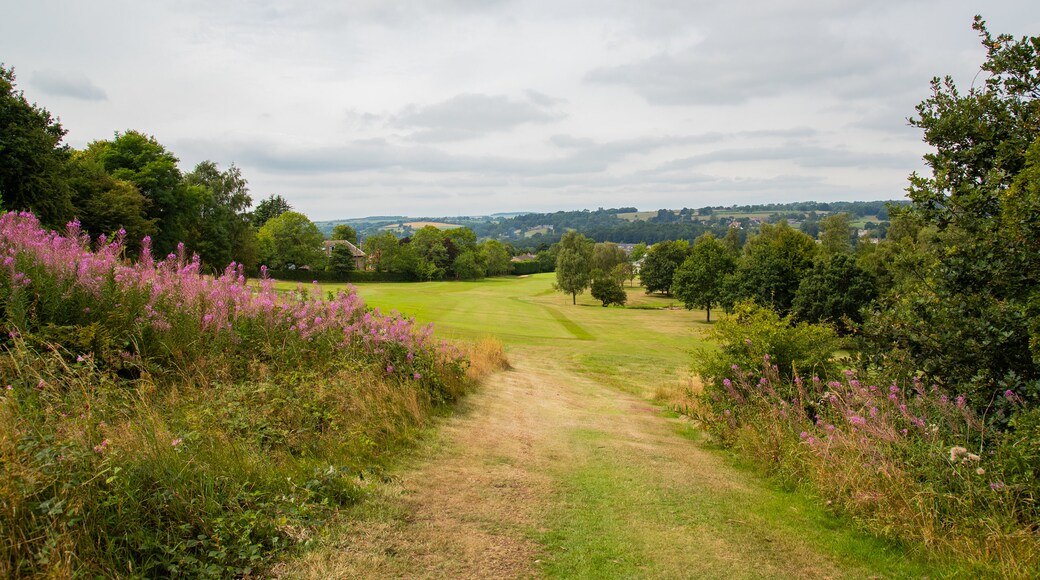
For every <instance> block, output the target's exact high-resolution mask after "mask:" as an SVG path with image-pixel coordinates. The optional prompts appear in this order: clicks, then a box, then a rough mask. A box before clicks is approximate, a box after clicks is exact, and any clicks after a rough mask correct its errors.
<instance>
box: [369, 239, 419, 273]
mask: <svg viewBox="0 0 1040 580" xmlns="http://www.w3.org/2000/svg"><path fill="white" fill-rule="evenodd" d="M365 253H366V254H367V255H368V264H369V266H371V267H372V268H373V269H374V270H375V271H377V272H411V271H412V270H411V269H410V268H409V267H407V265H406V264H403V263H402V254H403V249H402V245H401V242H400V240H398V239H397V236H395V235H394V234H392V233H390V232H382V233H380V234H376V235H374V236H369V237H368V239H366V240H365Z"/></svg>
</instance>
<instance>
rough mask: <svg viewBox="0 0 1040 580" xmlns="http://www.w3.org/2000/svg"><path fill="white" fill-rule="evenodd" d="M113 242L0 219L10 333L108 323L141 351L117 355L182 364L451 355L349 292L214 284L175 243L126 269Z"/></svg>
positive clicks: (1, 289) (20, 217) (29, 218)
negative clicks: (246, 358) (205, 354)
mask: <svg viewBox="0 0 1040 580" xmlns="http://www.w3.org/2000/svg"><path fill="white" fill-rule="evenodd" d="M124 235H125V234H124V233H123V232H120V233H119V234H118V235H116V237H115V238H114V239H112V240H108V239H107V238H105V236H101V237H100V238H99V239H98V240H97V241H96V243H94V244H92V243H91V240H90V238H89V236H87V235H86V234H85V233H83V232H82V230H81V229H80V226H79V224H78V223H77V222H72V223H70V224H68V227H67V231H66V233H65V234H64V235H62V234H59V233H57V232H54V231H46V230H44V229H43V228H42V227H41V226H40V224H39V221H38V220H37V219H36V218H35V217H34V216H33V215H32V214H29V213H14V212H11V213H7V214H5V215H2V216H0V256H3V259H2V262H3V266H2V267H0V302H6V303H7V304H8V305H9V307H8V313H9V317H10V322H9V324H10V325H11V329H10V331H11V332H17V330H18V329H22V330H25V329H26V328H32V327H33V326H34V325H43V324H48V323H51V324H62V325H69V324H79V325H86V324H91V323H94V322H97V321H106V322H108V323H110V324H112V321H113V320H116V321H118V323H117V324H118V329H117V330H118V331H119V332H122V333H124V334H125V335H126V336H127V337H128V338H127V342H128V343H133V344H135V345H137V347H138V348H139V349H141V351H140V352H138V353H130V354H128V355H127V356H132V355H133V354H140V355H142V356H144V355H146V354H156V353H155V352H152V353H146V352H144V349H148V348H153V349H155V348H156V346H155V345H160V346H159V347H158V350H160V351H161V352H160V353H159V354H162V353H167V354H169V353H177V354H178V355H179V356H190V355H191V351H192V349H198V348H208V349H209V352H218V353H222V354H223V355H224V356H227V355H233V354H234V352H235V350H236V348H238V346H239V345H241V344H242V343H243V342H246V343H249V344H248V346H249V348H251V349H253V350H254V351H255V350H259V351H262V352H269V353H272V354H271V356H272V357H273V358H282V359H287V358H290V357H291V353H292V352H297V353H308V354H307V356H324V357H332V356H350V355H351V354H352V353H353V354H355V355H360V356H368V357H370V356H372V355H375V356H377V357H378V356H383V357H384V358H386V360H387V362H388V363H391V364H397V361H396V360H395V359H393V358H391V357H390V356H389V353H397V352H399V353H400V354H401V356H402V357H403V355H404V353H405V352H407V353H409V358H408V360H407V361H402V362H406V363H407V366H408V367H410V369H409V370H410V372H409V373H408V374H409V375H411V374H412V372H417V369H419V368H422V367H420V366H418V365H417V363H418V362H419V361H413V358H414V357H415V356H416V355H417V354H418V355H430V356H434V357H436V356H442V355H446V356H448V357H449V358H451V353H448V352H447V351H445V350H444V349H443V347H442V346H441V345H437V344H436V343H435V342H434V341H433V340H432V338H431V334H432V331H433V329H432V325H428V326H422V327H420V326H418V325H416V324H415V321H414V320H413V319H407V318H404V317H402V316H401V315H399V314H398V313H397V312H391V313H389V314H384V313H382V312H380V311H379V310H378V309H376V310H368V309H366V307H365V304H364V302H363V300H362V299H361V297H360V296H358V295H357V293H356V292H355V291H354V290H353V289H350V290H349V291H345V292H344V291H341V292H339V293H338V294H337V295H335V296H330V297H328V299H324V300H323V299H321V297H322V294H321V291H320V289H319V288H317V286H315V287H314V288H313V289H311V290H309V291H308V289H306V288H303V287H300V288H299V289H298V290H297V291H296V292H294V293H292V294H291V295H289V296H284V295H279V293H278V292H276V290H275V289H274V283H273V280H270V279H268V278H267V277H266V271H264V270H263V269H262V270H261V277H260V280H259V282H258V283H251V282H248V281H247V280H246V277H245V271H244V268H243V267H242V265H240V264H235V263H232V264H230V265H229V266H228V267H227V268H226V269H224V271H223V272H222V273H220V274H219V275H216V276H211V275H206V274H205V273H204V272H203V269H202V264H201V262H200V261H199V258H198V256H189V255H188V254H187V252H186V251H185V248H184V246H183V244H181V245H180V246H178V249H177V252H175V253H171V254H170V255H168V256H166V257H164V258H161V259H156V258H154V257H153V256H152V254H151V244H150V240H149V239H148V238H145V239H144V240H143V242H142V250H141V254H140V256H138V257H137V259H136V260H135V261H132V262H131V261H128V260H126V259H125V257H124V255H123V254H124V248H125V246H124V244H123V241H124V240H123V237H124ZM28 304H34V305H36V308H35V310H32V309H30V308H28V306H26V305H28ZM33 317H35V319H34V318H33ZM275 355H277V356H275ZM301 356H303V355H301ZM390 366H391V365H390V364H388V368H390ZM413 368H414V370H413Z"/></svg>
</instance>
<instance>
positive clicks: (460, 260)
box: [452, 251, 487, 280]
mask: <svg viewBox="0 0 1040 580" xmlns="http://www.w3.org/2000/svg"><path fill="white" fill-rule="evenodd" d="M452 269H453V270H454V271H455V277H456V279H458V280H477V279H480V278H483V277H484V276H485V275H486V274H487V272H486V271H485V270H484V266H483V265H482V264H481V262H480V259H479V257H478V256H477V254H476V252H473V251H468V252H463V253H461V254H459V255H458V257H456V258H455V262H454V264H452Z"/></svg>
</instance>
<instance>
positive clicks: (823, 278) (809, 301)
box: [791, 254, 877, 333]
mask: <svg viewBox="0 0 1040 580" xmlns="http://www.w3.org/2000/svg"><path fill="white" fill-rule="evenodd" d="M876 297H877V284H876V283H875V282H874V279H873V277H872V276H871V275H870V274H868V273H867V272H866V271H864V270H863V269H862V268H860V267H859V266H857V265H856V260H855V258H853V257H852V256H850V255H847V254H834V255H832V256H831V257H830V258H829V259H825V260H821V261H819V262H817V264H816V266H815V267H813V269H812V271H811V272H810V273H809V274H808V275H807V276H806V277H805V278H803V279H802V283H801V284H800V285H799V286H798V294H797V295H796V296H795V299H794V303H793V304H792V308H791V311H792V314H793V315H794V317H795V318H796V319H798V320H804V321H806V322H826V323H828V324H832V325H834V326H835V328H837V329H839V331H841V332H843V333H848V332H850V331H851V330H852V329H853V328H854V327H855V326H856V325H858V324H859V323H861V322H863V315H862V312H861V311H862V309H863V308H864V307H866V306H867V305H868V304H870V302H871V301H872V300H874V298H876Z"/></svg>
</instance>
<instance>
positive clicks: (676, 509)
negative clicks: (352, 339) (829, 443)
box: [279, 275, 935, 578]
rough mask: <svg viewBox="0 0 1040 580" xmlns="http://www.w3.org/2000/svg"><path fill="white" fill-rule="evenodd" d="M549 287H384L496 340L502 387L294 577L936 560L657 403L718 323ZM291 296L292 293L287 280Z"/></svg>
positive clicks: (387, 297) (753, 571) (493, 387)
mask: <svg viewBox="0 0 1040 580" xmlns="http://www.w3.org/2000/svg"><path fill="white" fill-rule="evenodd" d="M551 283H552V275H539V276H533V277H530V278H524V279H515V278H503V279H493V280H487V281H483V282H475V283H453V282H445V283H427V284H372V285H364V286H361V287H359V289H358V291H359V292H360V293H361V294H362V296H364V297H365V299H366V301H367V302H368V303H369V304H370V305H373V306H379V307H383V308H390V307H393V308H396V309H398V310H400V311H402V312H405V313H410V314H414V315H416V317H417V318H418V319H419V320H421V321H430V320H435V321H437V325H436V328H437V332H438V333H439V334H440V335H441V336H442V337H445V338H454V339H462V340H466V339H473V338H479V337H483V336H487V335H493V336H497V337H499V338H500V339H501V340H502V341H503V342H504V343H505V344H506V346H507V348H508V350H509V356H510V360H511V362H512V364H513V367H514V368H513V369H512V370H509V371H505V372H501V373H498V374H496V375H494V376H493V377H492V378H491V379H490V380H489V381H488V382H487V384H486V385H485V386H484V388H483V389H482V390H481V391H480V392H478V393H477V394H475V395H473V396H472V397H470V398H469V399H468V400H467V402H466V403H465V404H464V405H463V407H462V408H461V409H460V413H459V414H458V415H457V416H455V417H452V418H450V419H448V420H447V421H445V422H444V423H443V424H442V425H441V427H440V428H439V429H438V431H437V433H436V435H435V436H433V437H431V438H429V439H428V440H426V441H425V443H423V445H422V446H421V447H420V449H419V450H418V451H417V453H416V454H415V456H414V458H413V459H412V460H410V461H408V462H406V463H405V464H404V465H402V467H401V468H400V470H399V471H398V472H397V473H396V475H395V477H394V478H393V480H392V482H391V483H388V484H380V485H378V486H375V487H374V488H373V493H372V495H371V497H370V499H369V500H367V501H365V502H362V504H360V505H359V506H358V507H357V508H356V509H355V510H353V512H352V513H350V514H348V515H347V516H346V517H345V518H344V519H343V521H342V525H341V526H339V527H338V528H336V529H334V530H332V531H331V533H330V535H329V537H328V538H326V539H325V540H324V543H323V544H322V545H321V547H320V548H319V549H317V550H314V551H312V552H310V553H309V554H307V555H306V556H305V557H304V558H303V559H301V560H298V561H294V562H288V563H286V565H285V567H284V569H281V570H279V571H280V572H284V573H286V574H287V575H290V576H294V577H307V578H331V577H337V578H354V577H371V578H383V577H409V578H414V577H424V578H515V577H543V576H544V577H556V578H574V577H580V578H632V577H639V578H838V577H842V578H846V577H847V578H866V577H921V576H926V575H929V574H931V573H933V572H935V570H934V566H933V565H932V564H928V563H922V562H920V561H919V560H917V559H915V558H912V557H909V556H908V555H906V554H905V553H903V552H902V551H901V550H899V549H898V548H895V547H892V546H890V545H887V544H885V543H884V542H881V541H878V540H876V539H873V538H870V537H867V536H865V535H862V534H860V533H858V532H855V531H854V530H853V529H852V528H851V527H850V526H848V525H846V524H843V523H841V522H838V521H836V520H835V519H834V518H832V517H831V516H829V515H828V514H827V513H826V510H825V509H824V506H822V505H821V504H820V502H817V501H813V500H812V499H809V498H805V497H802V496H800V495H798V494H794V493H785V492H781V491H778V490H777V489H776V488H775V487H774V486H773V485H771V484H769V483H767V482H765V481H764V480H762V479H761V478H759V477H757V476H755V475H753V474H750V473H748V472H747V471H744V470H741V469H738V468H736V467H734V466H733V464H732V463H731V462H730V460H728V459H727V458H726V457H724V456H723V455H721V454H719V453H717V452H714V451H711V450H710V449H708V448H707V447H706V446H705V444H704V443H702V442H701V441H700V440H701V437H700V434H699V432H698V431H697V430H696V429H694V428H693V427H691V426H690V425H689V424H687V423H685V422H683V421H681V420H679V419H674V418H669V417H667V413H665V412H664V410H663V409H662V408H660V407H655V406H653V405H651V404H648V403H647V402H646V397H647V396H651V395H653V394H655V393H656V392H657V391H658V390H659V389H661V388H662V387H664V388H668V387H675V386H679V385H681V384H683V383H684V382H685V381H688V380H689V376H688V370H687V366H688V364H689V360H690V352H691V350H693V349H695V348H701V347H707V346H708V345H707V344H706V343H704V342H703V341H702V339H701V335H702V333H703V331H704V330H705V328H706V325H705V324H704V322H703V320H704V313H703V312H687V311H685V310H681V309H660V310H650V309H645V308H643V309H640V308H639V307H647V306H651V305H657V306H665V307H667V306H669V305H670V304H671V300H669V299H665V298H652V297H646V296H645V295H643V294H642V292H641V290H639V289H635V290H634V291H633V292H632V293H631V294H630V300H631V301H632V302H633V303H634V306H636V308H629V309H619V308H602V307H600V306H598V305H594V302H593V301H592V300H591V299H590V298H589V297H587V296H586V297H584V299H580V300H579V304H578V305H576V306H575V305H571V303H570V297H569V296H564V295H563V294H559V293H554V292H553V291H552V288H551ZM287 287H288V285H287Z"/></svg>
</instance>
